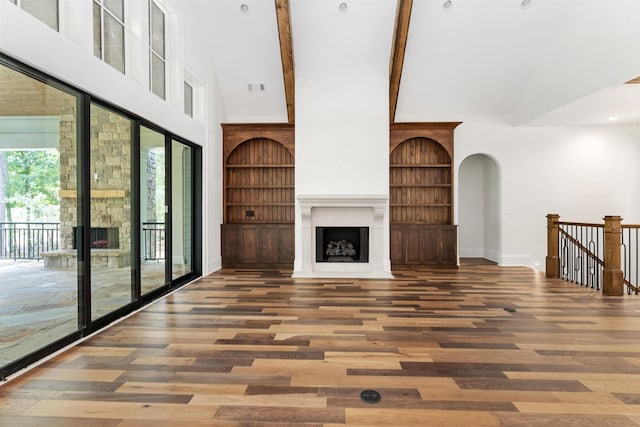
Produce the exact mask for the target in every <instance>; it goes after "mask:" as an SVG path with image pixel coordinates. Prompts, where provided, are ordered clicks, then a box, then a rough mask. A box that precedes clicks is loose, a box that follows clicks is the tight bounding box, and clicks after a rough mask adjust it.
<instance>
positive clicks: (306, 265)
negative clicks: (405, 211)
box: [293, 194, 393, 279]
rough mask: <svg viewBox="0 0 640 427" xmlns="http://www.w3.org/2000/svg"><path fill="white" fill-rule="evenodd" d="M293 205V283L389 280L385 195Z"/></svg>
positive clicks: (312, 198) (320, 198) (305, 199)
mask: <svg viewBox="0 0 640 427" xmlns="http://www.w3.org/2000/svg"><path fill="white" fill-rule="evenodd" d="M297 199H298V202H299V205H300V220H299V221H296V228H297V233H299V236H300V237H299V240H298V241H296V261H295V263H294V270H293V277H350V278H355V277H358V278H369V279H373V278H379V279H387V278H392V277H393V276H392V275H391V263H390V261H389V239H388V236H389V227H388V225H385V224H388V222H386V221H385V217H386V212H387V209H388V204H389V198H388V197H387V196H386V195H328V194H327V195H298V196H297ZM332 242H333V243H332Z"/></svg>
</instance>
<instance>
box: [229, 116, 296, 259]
mask: <svg viewBox="0 0 640 427" xmlns="http://www.w3.org/2000/svg"><path fill="white" fill-rule="evenodd" d="M222 128H223V150H224V164H223V166H224V224H222V248H221V249H222V264H223V265H224V266H229V267H231V266H236V267H238V266H256V267H257V266H264V267H281V266H287V267H288V266H290V265H292V264H293V251H294V248H295V233H294V226H293V222H294V218H295V204H294V202H295V187H294V186H295V161H294V150H293V149H294V146H293V137H294V133H295V132H294V128H293V125H289V124H270V125H257V124H247V125H242V124H233V125H222Z"/></svg>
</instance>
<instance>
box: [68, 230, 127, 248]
mask: <svg viewBox="0 0 640 427" xmlns="http://www.w3.org/2000/svg"><path fill="white" fill-rule="evenodd" d="M77 229H78V227H73V249H77V243H76V242H77V241H78V240H77ZM89 242H91V249H118V248H119V247H120V231H119V229H118V228H117V227H91V236H90V237H89Z"/></svg>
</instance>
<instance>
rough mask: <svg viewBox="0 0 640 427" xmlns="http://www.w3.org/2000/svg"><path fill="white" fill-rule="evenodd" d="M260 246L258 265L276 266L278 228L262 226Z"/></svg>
mask: <svg viewBox="0 0 640 427" xmlns="http://www.w3.org/2000/svg"><path fill="white" fill-rule="evenodd" d="M259 236H260V239H259V244H258V257H257V258H258V263H260V264H276V263H277V262H278V227H277V226H264V225H263V226H260V232H259Z"/></svg>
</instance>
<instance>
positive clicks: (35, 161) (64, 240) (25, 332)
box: [0, 62, 80, 368]
mask: <svg viewBox="0 0 640 427" xmlns="http://www.w3.org/2000/svg"><path fill="white" fill-rule="evenodd" d="M0 93H2V96H0V368H2V367H3V366H6V365H9V364H11V363H13V362H16V361H17V360H19V359H22V358H24V357H26V356H27V355H28V354H30V353H32V352H34V351H36V350H38V349H40V348H43V347H45V346H48V345H50V344H52V343H54V342H55V341H57V340H59V339H61V338H63V337H65V336H67V335H69V334H72V333H74V332H76V331H77V330H78V329H79V323H80V322H79V321H78V300H79V298H78V267H77V266H78V262H77V260H78V249H77V248H75V247H74V241H73V230H74V229H75V227H76V226H77V224H78V203H77V199H78V194H77V188H78V185H77V183H78V164H77V161H78V141H77V129H78V108H77V103H78V98H77V97H76V96H75V95H71V94H70V93H67V92H64V91H62V90H60V89H58V88H56V87H53V86H51V85H48V84H46V83H43V82H41V81H39V80H36V79H34V78H32V77H30V76H28V75H26V74H23V73H21V72H18V71H16V70H14V69H13V68H10V67H8V66H6V65H4V64H3V63H1V62H0Z"/></svg>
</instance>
